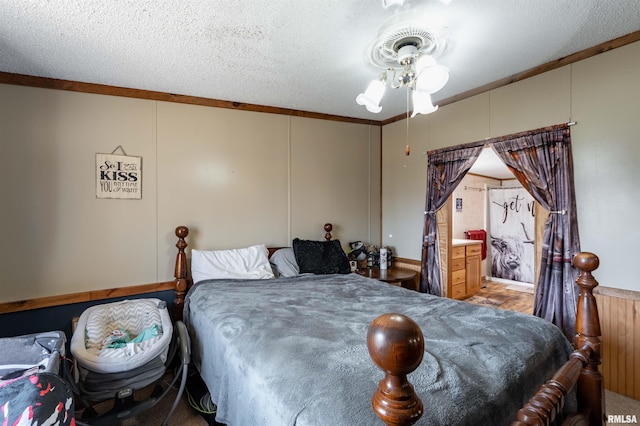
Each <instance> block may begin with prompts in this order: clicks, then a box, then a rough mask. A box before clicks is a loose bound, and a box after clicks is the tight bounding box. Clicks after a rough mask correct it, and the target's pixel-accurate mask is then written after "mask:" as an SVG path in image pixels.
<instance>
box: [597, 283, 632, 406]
mask: <svg viewBox="0 0 640 426" xmlns="http://www.w3.org/2000/svg"><path fill="white" fill-rule="evenodd" d="M595 297H596V301H597V304H598V311H599V313H600V327H601V331H602V365H601V370H600V371H601V372H602V374H603V375H604V385H605V388H607V389H609V390H610V391H613V392H616V393H619V394H621V395H625V396H628V397H630V398H633V399H637V400H640V323H639V322H638V313H639V312H640V293H638V292H634V291H627V290H619V289H612V288H608V287H598V288H597V289H596V294H595Z"/></svg>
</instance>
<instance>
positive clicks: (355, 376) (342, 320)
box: [185, 274, 572, 426]
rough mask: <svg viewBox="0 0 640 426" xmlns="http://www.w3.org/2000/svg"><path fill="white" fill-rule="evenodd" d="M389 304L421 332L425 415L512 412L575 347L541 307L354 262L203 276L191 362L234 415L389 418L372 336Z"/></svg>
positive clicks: (419, 378) (466, 421) (418, 384)
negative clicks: (279, 273)
mask: <svg viewBox="0 0 640 426" xmlns="http://www.w3.org/2000/svg"><path fill="white" fill-rule="evenodd" d="M388 312H396V313H402V314H405V315H408V316H409V317H411V318H412V319H413V320H415V321H416V322H417V323H418V324H419V325H420V327H421V328H422V332H423V334H424V342H425V353H424V358H423V361H422V364H421V365H420V367H418V369H417V370H416V371H415V372H413V373H411V374H410V375H409V380H410V381H411V382H412V383H413V385H414V387H415V389H416V392H417V393H418V395H419V397H420V398H421V399H422V402H423V404H424V414H423V416H422V418H421V419H420V421H419V423H418V424H424V425H439V426H441V425H502V424H509V423H510V422H511V420H513V419H514V418H515V413H516V411H517V410H518V409H519V408H520V407H521V406H522V405H523V404H524V402H526V401H527V400H528V399H529V397H530V396H531V395H532V394H533V393H534V392H535V390H536V389H537V388H538V387H539V386H540V384H542V383H543V382H544V381H545V380H547V379H548V378H550V377H551V376H552V375H553V372H554V371H555V370H556V369H558V368H559V367H560V366H561V365H562V364H563V363H564V362H565V361H566V360H567V357H568V354H569V353H570V352H571V350H572V348H571V345H570V344H569V342H568V341H567V340H566V339H565V337H564V336H563V334H562V333H561V332H560V330H559V329H558V328H556V327H555V326H553V325H552V324H550V323H548V322H546V321H544V320H542V319H540V318H536V317H533V316H529V315H525V314H520V313H517V312H510V311H504V310H497V309H494V308H490V307H482V306H475V305H471V304H469V303H464V302H459V301H454V300H450V299H446V298H440V297H435V296H430V295H427V294H420V293H417V292H414V291H411V290H406V289H403V288H400V287H394V286H392V285H389V284H385V283H382V282H379V281H375V280H372V279H369V278H364V277H361V276H359V275H356V274H348V275H324V276H320V275H314V276H301V277H296V278H281V279H271V280H249V281H246V280H245V281H242V280H211V281H204V282H202V283H199V284H197V285H196V286H194V287H193V288H192V289H191V290H190V291H189V293H188V295H187V299H186V303H185V321H186V323H187V326H188V328H189V332H190V334H191V338H192V352H193V360H194V363H195V365H196V366H197V368H198V370H199V371H200V374H201V376H202V378H203V380H204V381H205V383H206V384H207V387H208V388H209V390H210V392H211V398H212V400H213V402H215V403H216V404H217V405H218V413H217V417H216V419H217V421H219V422H222V423H226V424H227V425H230V426H231V425H233V426H254V425H277V426H282V425H345V426H352V425H379V424H382V422H381V421H380V420H379V419H378V418H377V417H376V415H375V413H374V412H373V410H372V408H371V396H372V395H373V392H374V391H375V389H376V387H377V384H378V382H379V381H380V380H381V379H382V377H383V373H382V371H381V370H379V369H378V367H376V366H375V365H374V363H373V361H372V360H371V358H370V357H369V353H368V350H367V342H366V340H367V328H368V326H369V324H370V323H371V321H372V320H373V319H374V318H376V317H377V316H379V315H382V314H384V313H388ZM570 405H572V404H570Z"/></svg>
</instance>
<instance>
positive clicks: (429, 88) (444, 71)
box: [416, 65, 449, 94]
mask: <svg viewBox="0 0 640 426" xmlns="http://www.w3.org/2000/svg"><path fill="white" fill-rule="evenodd" d="M448 81H449V68H447V67H445V66H444V65H433V66H430V67H426V68H424V69H422V71H418V75H417V76H416V90H418V91H420V92H427V93H430V94H434V93H436V92H437V91H439V90H440V89H442V88H443V87H444V86H445V85H446V84H447V82H448Z"/></svg>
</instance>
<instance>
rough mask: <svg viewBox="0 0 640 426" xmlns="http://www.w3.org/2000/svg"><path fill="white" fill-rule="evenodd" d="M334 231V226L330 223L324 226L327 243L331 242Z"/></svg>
mask: <svg viewBox="0 0 640 426" xmlns="http://www.w3.org/2000/svg"><path fill="white" fill-rule="evenodd" d="M332 230H333V225H332V224H330V223H325V224H324V232H325V234H324V239H325V240H327V241H331V231H332Z"/></svg>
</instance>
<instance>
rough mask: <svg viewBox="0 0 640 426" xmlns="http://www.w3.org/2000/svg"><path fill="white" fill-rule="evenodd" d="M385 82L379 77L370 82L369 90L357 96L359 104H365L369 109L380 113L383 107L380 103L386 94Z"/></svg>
mask: <svg viewBox="0 0 640 426" xmlns="http://www.w3.org/2000/svg"><path fill="white" fill-rule="evenodd" d="M384 89H385V83H384V82H383V81H381V80H379V79H376V80H374V81H372V82H371V83H369V86H368V87H367V90H365V92H364V93H360V94H359V95H358V97H357V98H356V103H357V104H358V105H364V106H365V107H366V108H367V111H369V112H373V113H378V112H380V111H382V107H381V106H380V105H379V104H380V100H382V95H384Z"/></svg>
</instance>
